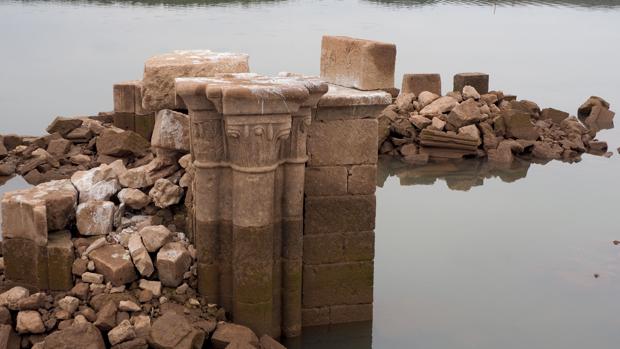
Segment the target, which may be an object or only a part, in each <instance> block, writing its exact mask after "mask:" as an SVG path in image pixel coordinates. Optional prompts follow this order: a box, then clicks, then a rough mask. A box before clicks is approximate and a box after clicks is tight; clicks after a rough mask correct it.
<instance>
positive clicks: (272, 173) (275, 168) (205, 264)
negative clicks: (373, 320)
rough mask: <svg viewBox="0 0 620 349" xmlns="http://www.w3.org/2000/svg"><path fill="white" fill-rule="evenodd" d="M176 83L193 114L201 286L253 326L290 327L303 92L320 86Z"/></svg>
mask: <svg viewBox="0 0 620 349" xmlns="http://www.w3.org/2000/svg"><path fill="white" fill-rule="evenodd" d="M176 89H177V94H178V95H179V96H181V98H183V101H184V103H185V105H186V106H187V107H188V109H189V113H190V118H191V127H192V154H193V157H194V164H195V168H196V178H195V185H194V188H195V193H194V195H195V204H194V209H195V217H196V226H195V239H196V246H197V249H198V260H199V273H200V274H199V284H200V286H201V287H200V290H201V292H203V293H204V294H206V295H207V296H208V297H210V300H213V301H216V300H217V301H219V302H220V303H221V304H223V305H224V306H225V307H227V309H228V310H231V311H232V315H233V319H234V321H235V322H237V323H240V324H243V325H247V326H249V327H251V328H252V329H253V330H254V331H256V332H257V333H258V334H270V335H272V336H274V337H277V336H279V335H280V334H281V330H282V329H283V328H284V332H285V333H286V334H292V335H295V334H298V333H299V331H300V318H301V315H300V314H301V312H300V308H301V307H300V304H301V303H300V302H301V278H300V271H301V234H302V233H301V226H302V225H301V221H302V211H303V183H304V179H303V176H304V171H303V167H304V164H305V162H306V159H307V158H306V156H305V133H306V130H307V128H306V126H307V123H309V121H310V119H309V116H310V108H311V106H312V105H311V101H310V100H309V97H310V95H311V93H312V94H313V97H314V101H315V102H314V103H315V104H316V100H318V96H320V95H322V93H324V92H325V90H326V85H325V84H323V83H319V82H313V83H311V82H309V81H305V80H303V79H302V78H295V77H278V78H266V77H261V76H258V75H255V74H221V75H218V76H216V77H214V78H194V79H191V78H178V79H176ZM321 91H322V92H321ZM295 263H296V264H295ZM215 284H219V286H217V287H216V286H215ZM228 297H230V298H228ZM227 304H228V305H227Z"/></svg>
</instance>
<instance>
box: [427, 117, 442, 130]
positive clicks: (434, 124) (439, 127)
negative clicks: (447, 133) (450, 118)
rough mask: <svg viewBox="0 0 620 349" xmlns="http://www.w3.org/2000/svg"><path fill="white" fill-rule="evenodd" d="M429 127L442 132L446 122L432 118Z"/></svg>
mask: <svg viewBox="0 0 620 349" xmlns="http://www.w3.org/2000/svg"><path fill="white" fill-rule="evenodd" d="M430 127H432V128H433V129H435V130H438V131H443V129H444V127H446V122H445V121H443V120H441V119H440V118H438V117H433V120H432V121H431V126H430Z"/></svg>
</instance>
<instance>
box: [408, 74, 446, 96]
mask: <svg viewBox="0 0 620 349" xmlns="http://www.w3.org/2000/svg"><path fill="white" fill-rule="evenodd" d="M424 91H428V92H431V93H434V94H436V95H439V96H441V76H440V75H439V74H405V75H404V76H403V85H402V88H401V90H400V93H413V94H415V95H416V96H418V95H420V93H421V92H424Z"/></svg>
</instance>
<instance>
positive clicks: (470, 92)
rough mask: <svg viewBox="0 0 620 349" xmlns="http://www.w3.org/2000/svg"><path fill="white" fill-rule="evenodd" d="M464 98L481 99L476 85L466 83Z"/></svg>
mask: <svg viewBox="0 0 620 349" xmlns="http://www.w3.org/2000/svg"><path fill="white" fill-rule="evenodd" d="M463 99H465V100H467V99H475V100H479V99H480V93H478V91H476V88H475V87H473V86H469V85H466V86H465V87H463Z"/></svg>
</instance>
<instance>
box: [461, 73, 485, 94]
mask: <svg viewBox="0 0 620 349" xmlns="http://www.w3.org/2000/svg"><path fill="white" fill-rule="evenodd" d="M465 86H471V87H473V88H475V89H476V91H478V93H480V94H485V93H489V74H484V73H460V74H456V75H454V91H458V92H462V91H463V87H465Z"/></svg>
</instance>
